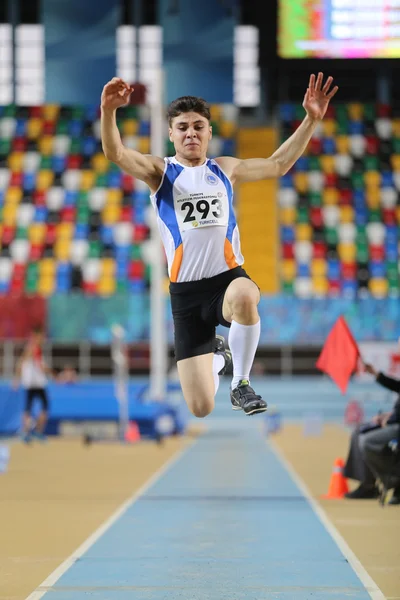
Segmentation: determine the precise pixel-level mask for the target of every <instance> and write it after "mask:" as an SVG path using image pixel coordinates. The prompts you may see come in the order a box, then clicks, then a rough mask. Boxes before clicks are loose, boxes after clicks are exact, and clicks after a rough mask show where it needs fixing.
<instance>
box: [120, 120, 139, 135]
mask: <svg viewBox="0 0 400 600" xmlns="http://www.w3.org/2000/svg"><path fill="white" fill-rule="evenodd" d="M121 129H122V133H123V135H136V134H137V131H138V129H139V123H138V121H137V120H136V119H125V121H123V122H122V128H121Z"/></svg>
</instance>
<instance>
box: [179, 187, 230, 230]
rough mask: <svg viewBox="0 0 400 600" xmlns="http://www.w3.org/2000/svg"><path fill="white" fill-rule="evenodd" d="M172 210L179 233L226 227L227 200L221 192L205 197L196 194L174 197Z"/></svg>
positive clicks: (227, 215)
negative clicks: (196, 229) (199, 228)
mask: <svg viewBox="0 0 400 600" xmlns="http://www.w3.org/2000/svg"><path fill="white" fill-rule="evenodd" d="M174 208H175V214H176V218H177V221H178V226H179V229H180V231H188V230H189V229H194V228H198V227H211V226H221V227H226V226H227V225H228V217H229V205H228V198H227V195H226V194H224V193H223V192H221V191H217V192H215V193H214V194H207V195H206V194H202V193H198V194H181V195H178V196H175V197H174Z"/></svg>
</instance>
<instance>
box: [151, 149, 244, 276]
mask: <svg viewBox="0 0 400 600" xmlns="http://www.w3.org/2000/svg"><path fill="white" fill-rule="evenodd" d="M164 161H165V168H164V174H163V178H162V180H161V183H160V186H159V188H158V190H157V191H156V192H155V193H154V194H152V195H151V196H150V198H151V202H152V204H153V206H154V209H155V211H156V214H157V221H158V228H159V231H160V234H161V238H162V241H163V244H164V248H165V253H166V256H167V261H168V274H169V278H170V280H171V281H172V282H183V281H198V280H199V279H203V278H206V277H207V278H208V277H214V275H219V274H220V273H223V272H224V271H228V270H229V269H233V268H234V267H237V266H238V265H242V264H243V262H244V259H243V256H242V254H241V251H240V238H239V231H238V226H237V223H236V217H235V214H234V211H233V188H232V184H231V182H230V181H229V179H228V177H227V176H226V175H225V173H224V172H223V171H222V169H221V167H220V166H219V165H218V164H217V163H216V162H215V160H213V159H209V158H208V159H206V161H205V163H204V164H202V165H200V166H198V167H185V166H184V165H182V164H181V163H179V162H178V161H177V160H176V158H175V157H173V158H170V157H167V158H164Z"/></svg>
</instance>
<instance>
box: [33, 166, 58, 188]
mask: <svg viewBox="0 0 400 600" xmlns="http://www.w3.org/2000/svg"><path fill="white" fill-rule="evenodd" d="M53 181H54V173H53V171H50V169H42V170H41V171H38V173H37V177H36V189H37V190H39V191H45V190H48V189H49V187H51V186H52V184H53Z"/></svg>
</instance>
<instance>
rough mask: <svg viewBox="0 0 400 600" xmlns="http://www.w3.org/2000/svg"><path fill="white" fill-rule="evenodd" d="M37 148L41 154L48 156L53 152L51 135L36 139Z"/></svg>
mask: <svg viewBox="0 0 400 600" xmlns="http://www.w3.org/2000/svg"><path fill="white" fill-rule="evenodd" d="M38 148H39V152H40V154H42V155H43V156H50V155H51V153H52V152H53V136H52V135H44V136H43V137H41V138H40V139H39V140H38Z"/></svg>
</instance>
